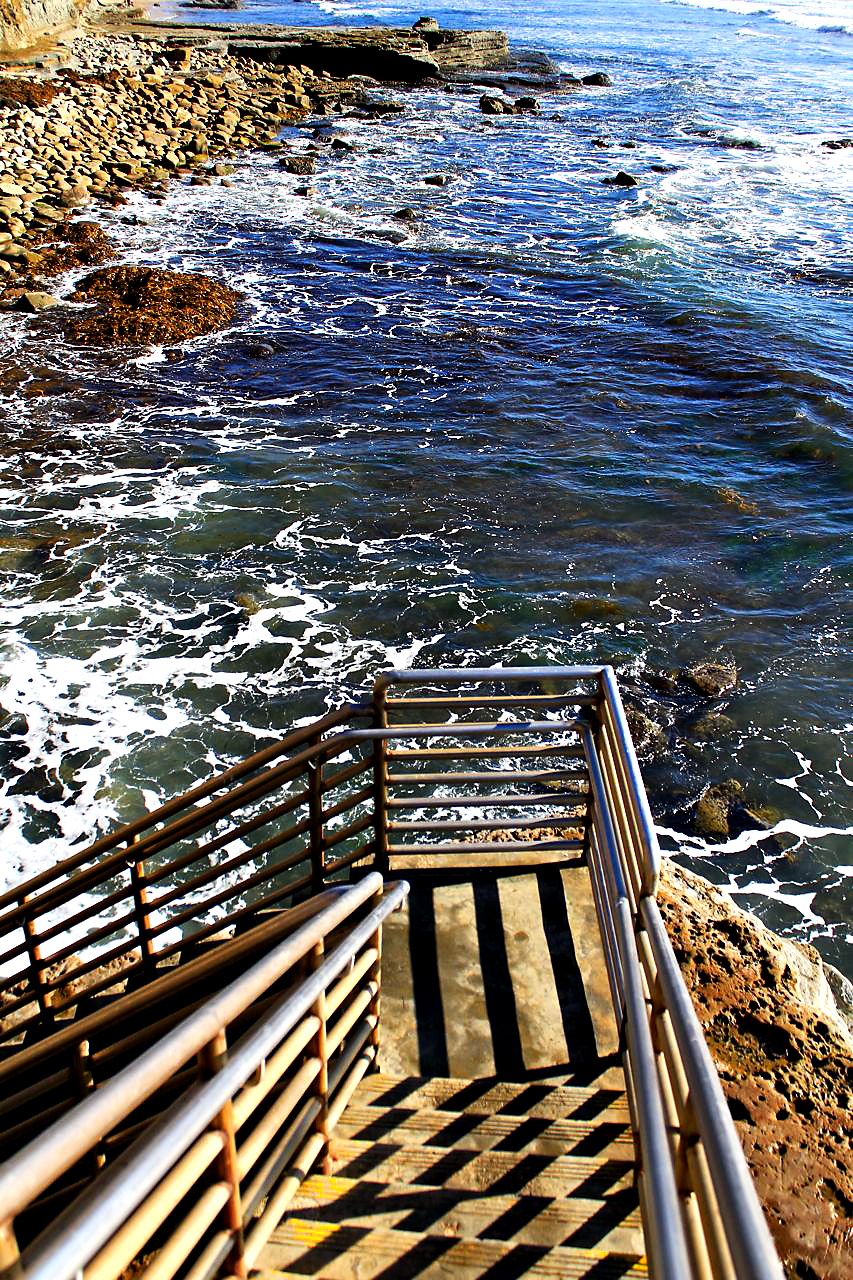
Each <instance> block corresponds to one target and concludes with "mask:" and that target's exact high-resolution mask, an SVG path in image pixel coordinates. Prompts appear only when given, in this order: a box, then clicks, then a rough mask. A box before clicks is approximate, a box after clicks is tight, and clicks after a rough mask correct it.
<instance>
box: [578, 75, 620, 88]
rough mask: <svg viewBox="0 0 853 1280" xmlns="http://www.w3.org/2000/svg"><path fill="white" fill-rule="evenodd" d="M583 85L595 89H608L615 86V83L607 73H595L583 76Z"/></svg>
mask: <svg viewBox="0 0 853 1280" xmlns="http://www.w3.org/2000/svg"><path fill="white" fill-rule="evenodd" d="M581 84H585V85H587V86H588V87H590V88H595V89H607V88H609V87H610V85H612V84H613V81H612V80H611V79H610V76H609V75H607V73H606V72H604V71H593V72H591V74H590V75H588V76H581Z"/></svg>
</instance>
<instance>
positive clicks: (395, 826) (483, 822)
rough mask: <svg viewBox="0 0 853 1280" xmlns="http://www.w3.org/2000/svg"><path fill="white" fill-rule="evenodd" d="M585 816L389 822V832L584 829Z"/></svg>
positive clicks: (555, 815)
mask: <svg viewBox="0 0 853 1280" xmlns="http://www.w3.org/2000/svg"><path fill="white" fill-rule="evenodd" d="M586 825H587V820H586V816H585V815H584V816H581V817H579V818H573V817H570V816H569V815H568V814H566V813H556V814H555V813H552V814H551V815H550V816H549V817H547V818H460V819H458V821H448V822H429V821H424V822H389V823H388V830H389V831H399V832H401V833H402V832H406V831H524V830H531V829H532V830H538V828H540V827H585V826H586Z"/></svg>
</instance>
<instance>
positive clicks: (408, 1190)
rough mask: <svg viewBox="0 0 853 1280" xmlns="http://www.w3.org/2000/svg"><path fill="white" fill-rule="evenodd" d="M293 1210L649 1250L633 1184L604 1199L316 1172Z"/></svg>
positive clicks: (470, 1233)
mask: <svg viewBox="0 0 853 1280" xmlns="http://www.w3.org/2000/svg"><path fill="white" fill-rule="evenodd" d="M290 1212H291V1213H293V1214H295V1215H296V1216H297V1217H300V1218H310V1219H312V1220H313V1221H318V1220H319V1221H323V1222H346V1223H349V1224H351V1225H360V1226H366V1225H370V1226H373V1227H380V1226H381V1227H392V1228H394V1229H396V1230H407V1231H420V1232H423V1233H425V1234H431V1235H436V1234H437V1235H441V1236H446V1235H448V1234H450V1235H456V1236H460V1237H466V1238H470V1237H479V1238H481V1239H492V1240H500V1241H510V1240H512V1241H514V1242H515V1243H525V1244H537V1245H547V1246H548V1247H549V1248H552V1247H554V1246H558V1245H564V1246H566V1245H568V1246H572V1247H574V1248H585V1249H607V1250H614V1249H615V1250H619V1251H620V1252H628V1253H630V1252H637V1253H641V1252H642V1250H643V1234H642V1226H641V1222H640V1214H639V1210H638V1208H637V1197H636V1193H635V1191H634V1189H633V1188H632V1187H629V1188H626V1189H625V1191H623V1192H622V1193H621V1195H616V1196H611V1197H609V1198H608V1199H607V1200H605V1201H601V1200H593V1199H585V1198H583V1197H581V1196H568V1197H565V1198H552V1197H548V1196H514V1195H500V1194H496V1195H488V1194H484V1193H483V1192H481V1191H479V1190H474V1191H470V1190H452V1189H450V1188H447V1187H419V1186H417V1185H415V1186H413V1185H411V1184H409V1183H404V1182H390V1183H385V1182H378V1181H374V1180H372V1179H370V1178H358V1179H357V1178H344V1177H335V1176H328V1175H322V1174H314V1175H312V1176H311V1177H309V1178H307V1179H306V1180H305V1182H304V1183H303V1184H302V1186H301V1187H300V1189H299V1191H298V1192H297V1195H296V1197H295V1198H294V1200H293V1201H292V1203H291V1207H290Z"/></svg>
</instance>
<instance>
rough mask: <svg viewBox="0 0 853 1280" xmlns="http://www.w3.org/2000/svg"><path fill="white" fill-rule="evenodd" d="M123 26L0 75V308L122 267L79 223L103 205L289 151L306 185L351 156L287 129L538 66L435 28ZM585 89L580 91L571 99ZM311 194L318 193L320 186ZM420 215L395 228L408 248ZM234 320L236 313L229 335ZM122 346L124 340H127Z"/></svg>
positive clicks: (93, 228) (521, 102) (548, 72)
mask: <svg viewBox="0 0 853 1280" xmlns="http://www.w3.org/2000/svg"><path fill="white" fill-rule="evenodd" d="M109 26H110V23H109V22H108V23H107V26H103V25H102V26H101V27H100V28H99V29H96V30H92V31H89V32H84V33H81V34H78V35H77V36H75V37H74V38H68V39H66V40H65V42H64V44H63V48H62V50H57V51H56V53H55V57H53V58H51V57H41V58H38V59H36V63H35V65H36V68H37V69H38V74H37V75H34V74H33V72H32V71H31V70H30V64H29V61H25V63H24V65H23V66H22V65H21V64H20V63H19V62H14V61H13V62H11V63H7V65H6V66H5V67H0V156H1V157H2V159H0V308H4V309H9V308H14V309H16V310H20V311H29V312H34V313H38V312H41V311H45V310H49V309H52V308H53V307H54V306H56V305H57V304H58V303H59V302H61V301H65V300H64V299H59V298H57V297H55V296H54V295H53V294H51V292H50V291H49V286H48V284H47V283H46V282H47V281H48V280H49V279H50V278H51V277H52V276H55V275H57V274H58V273H60V272H62V271H67V270H70V269H72V268H74V267H83V266H90V265H95V264H101V263H103V262H106V261H108V260H109V259H110V258H111V257H115V256H116V253H115V252H114V251H113V249H112V246H111V245H110V243H109V241H108V240H107V239H106V238H105V237H104V236H103V234H102V233H101V232H100V231H99V229H98V227H97V224H94V223H89V224H86V225H85V226H84V224H82V223H81V222H79V221H73V219H76V218H79V217H80V215H81V214H82V213H83V211H85V210H86V209H88V208H90V207H91V206H98V205H100V206H108V207H115V206H119V205H121V204H123V203H125V202H126V201H127V199H128V197H129V196H130V195H131V194H132V193H134V192H140V193H142V194H144V195H145V196H147V197H149V198H150V199H152V200H154V201H157V202H162V201H163V200H165V199H166V197H167V194H168V192H169V190H170V189H171V188H172V187H173V186H174V184H176V183H189V184H192V185H198V186H201V185H209V184H211V183H221V184H223V185H226V186H227V185H230V182H229V174H230V173H231V172H232V169H231V168H230V166H229V165H228V163H227V161H228V160H229V159H231V158H233V157H234V156H236V155H237V154H240V153H246V152H251V151H253V150H254V151H259V150H260V151H264V152H267V153H274V154H275V155H276V156H277V157H278V160H279V164H280V166H281V168H282V169H283V170H285V171H286V172H288V173H290V174H292V175H294V176H295V177H303V178H307V177H310V176H311V175H312V174H314V173H315V172H316V169H317V166H318V165H320V164H323V163H325V162H327V161H330V160H333V159H335V158H337V157H339V156H340V154H341V153H342V152H344V151H346V150H352V145H351V144H349V143H347V142H346V140H345V139H344V138H342V137H337V136H335V134H334V131H333V130H329V129H326V130H323V129H319V130H318V129H317V128H315V129H314V131H313V133H312V134H310V135H309V134H308V133H307V131H306V133H305V134H303V135H302V136H300V137H297V138H295V139H292V140H291V141H290V142H288V141H285V140H283V139H282V137H281V131H282V128H283V127H284V126H287V125H296V124H301V123H302V122H304V121H306V120H307V119H308V118H309V117H310V119H311V120H315V119H316V118H321V119H322V118H328V117H339V118H340V117H350V118H353V117H354V118H357V119H360V120H368V121H371V122H376V123H381V121H382V120H384V119H388V118H390V117H393V116H396V115H399V114H400V113H401V112H402V111H403V110H404V109H405V108H404V105H403V104H402V103H401V102H398V101H397V100H396V98H391V97H389V96H388V93H387V88H388V87H389V86H390V87H392V88H393V90H394V92H395V93H396V92H399V91H401V90H405V89H407V88H410V87H412V86H414V85H424V84H431V85H439V84H441V83H442V82H443V81H445V80H446V79H448V78H453V77H455V76H457V75H460V76H461V75H463V74H464V75H467V76H469V77H470V76H474V77H476V74H477V70H478V69H479V68H483V69H487V70H488V72H489V73H490V74H491V75H494V74H495V68H504V69H505V72H506V74H507V75H508V76H511V75H512V74H515V73H518V69H519V67H521V68H522V69H524V67H525V65H526V63H525V62H524V60H521V61H520V60H519V59H517V58H514V57H512V56H511V55H510V52H509V49H508V45H507V40H506V37H505V36H504V35H503V33H501V32H497V31H445V30H441V29H440V28H439V26H438V24H437V23H436V22H435V21H434V20H433V19H430V18H422V19H420V20H419V21H418V22H417V23H416V24H415V27H414V29H413V30H411V31H405V30H394V29H379V28H375V29H374V28H366V29H353V30H348V29H345V28H330V29H325V28H323V29H317V28H306V29H293V28H277V27H258V28H252V29H251V32H250V33H249V34H247V28H245V27H239V26H237V27H234V28H228V27H225V28H223V27H211V28H206V27H204V26H198V27H190V28H187V27H184V26H182V25H181V24H180V23H152V22H150V21H148V20H146V19H136V20H131V21H128V19H127V17H126V16H120V17H116V16H115V15H113V16H112V27H113V28H114V29H108V27H109ZM531 66H532V70H533V72H534V75H535V76H538V77H539V78H540V79H543V78H547V77H552V78H553V71H554V69H553V68H552V67H551V66H550V64H549V63H548V61H547V59H544V60H543V58H542V57H541V56H536V55H531ZM25 71H26V72H28V74H24V72H25ZM484 74H485V71H484ZM604 79H606V77H605V78H604ZM528 82H529V77H526V78H525V83H528ZM490 83H491V82H490ZM499 83H500V82H499ZM582 83H583V82H582V81H581V80H580V79H574V78H571V87H581V86H582ZM586 83H587V84H588V85H592V84H599V83H603V80H602V79H600V78H599V79H596V78H595V76H593V77H592V78H591V79H590V78H588V80H587V82H586ZM504 87H506V86H504ZM481 107H482V110H483V111H484V113H495V112H497V111H500V112H503V111H513V110H518V111H531V110H533V111H535V110H536V109H537V103H536V100H535V99H534V98H532V97H530V96H529V95H527V96H520V97H516V98H515V99H512V98H508V97H502V98H500V99H498V98H495V97H494V96H493V95H491V96H490V95H484V97H483V99H482V101H481ZM424 181H425V182H426V183H428V184H432V185H436V186H438V185H443V184H444V182H445V181H446V179H445V177H444V175H441V174H434V175H426V176H425V178H424ZM296 190H297V194H300V195H309V194H310V188H309V187H307V186H305V187H297V189H296ZM407 214H408V211H407V210H401V211H398V214H397V215H395V216H397V220H398V223H399V225H400V230H399V233H398V235H399V238H400V239H401V240H402V239H405V238H406V236H407V234H408V232H409V227H408V226H407V224H410V223H411V218H410V217H408V216H407ZM81 297H82V295H79V294H78V295H77V298H76V300H78V301H79V300H81ZM187 297H189V295H187ZM173 319H174V320H175V326H174V329H173V337H174V338H176V339H179V338H180V337H181V336H185V337H186V336H194V335H195V334H196V333H197V332H206V331H209V329H210V328H217V327H221V324H219V323H215V322H214V323H212V324H211V325H209V326H208V327H207V328H206V329H205V328H202V329H201V330H199V329H198V328H193V327H192V326H187V325H183V326H182V325H181V324H179V323H178V320H177V317H173ZM211 319H213V320H214V321H215V317H213V316H211ZM229 319H230V313H229V312H228V309H227V308H226V309H225V311H224V312H223V313H222V317H221V323H226V322H227V321H228V320H229ZM182 328H183V330H184V332H183V333H182V332H181V330H182ZM122 332H123V333H124V335H125V337H124V339H123V340H124V341H127V342H129V341H136V342H141V343H144V342H156V341H160V340H162V332H161V329H160V328H159V327H157V326H155V327H154V328H153V329H152V330H151V331H148V330H146V327H145V325H144V324H143V323H141V321H140V322H139V323H134V324H133V325H130V326H124V328H123V329H122ZM157 333H160V334H161V336H160V337H159V338H158V337H157V336H156V334H157ZM66 334H67V336H69V337H71V338H74V339H78V340H81V341H95V340H97V339H98V338H99V337H100V339H102V340H107V339H106V336H105V327H104V326H100V327H99V326H91V325H88V326H87V325H81V324H79V323H75V322H73V321H70V322H69V323H68V324H67V325H66ZM131 334H132V335H133V337H132V338H131V336H130V335H131ZM113 340H114V341H118V340H122V339H120V338H119V331H118V330H116V332H115V334H114V337H113Z"/></svg>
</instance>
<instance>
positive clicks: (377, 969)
mask: <svg viewBox="0 0 853 1280" xmlns="http://www.w3.org/2000/svg"><path fill="white" fill-rule="evenodd" d="M381 901H382V890H379V892H378V893H376V894H374V897H373V901H372V904H371V906H372V907H378V906H379V904H380V902H381ZM368 946H371V947H375V948H376V959H375V960H374V962H373V964H372V965H371V966H370V969H369V970H368V973H367V981H368V982H375V983H376V995H375V996H374V997H373V999H372V1000H371V1002H370V1004H369V1005H368V1006H367V1012H368V1016H370V1017H372V1018H375V1022H374V1024H373V1026H372V1027H371V1029H370V1041H369V1043H370V1045H371V1046H372V1048H373V1070H374V1071H378V1070H379V1028H380V1018H381V1014H382V925H381V924H380V925H379V927H378V928H377V930H376V932H375V933H374V935H373V937H372V938H371V940H370V942H369V943H368Z"/></svg>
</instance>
